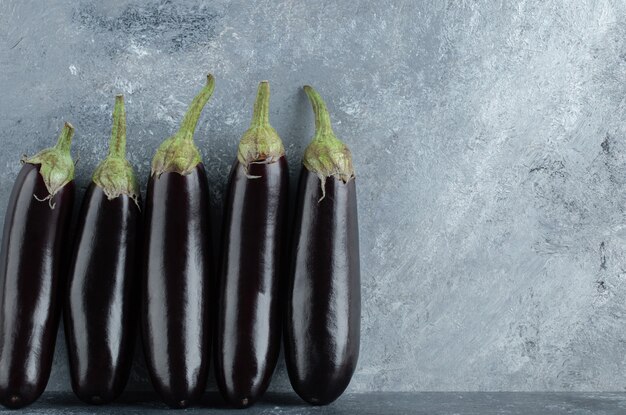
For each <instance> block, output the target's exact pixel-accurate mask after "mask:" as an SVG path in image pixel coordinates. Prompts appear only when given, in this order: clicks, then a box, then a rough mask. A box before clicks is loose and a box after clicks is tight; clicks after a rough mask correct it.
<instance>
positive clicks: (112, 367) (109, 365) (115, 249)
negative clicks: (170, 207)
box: [65, 95, 140, 404]
mask: <svg viewBox="0 0 626 415" xmlns="http://www.w3.org/2000/svg"><path fill="white" fill-rule="evenodd" d="M138 199H139V189H138V185H137V180H136V178H135V174H134V172H133V168H132V167H131V165H130V163H129V162H128V160H126V113H125V111H124V98H123V97H122V96H121V95H118V96H117V97H116V99H115V110H114V112H113V132H112V133H111V141H110V144H109V154H108V156H107V157H106V158H105V159H104V161H103V162H102V163H101V164H100V165H99V166H98V168H97V169H96V171H95V173H94V176H93V180H92V182H91V184H90V185H89V188H88V189H87V193H86V194H85V197H84V199H83V204H82V207H81V211H80V215H79V217H78V225H77V231H76V237H75V242H74V253H73V256H72V258H71V259H70V271H69V282H68V291H67V293H66V303H65V337H66V341H67V352H68V357H69V363H70V374H71V378H72V389H73V390H74V393H75V394H76V396H78V397H79V398H80V399H81V400H83V401H85V402H87V403H93V404H103V403H107V402H110V401H112V400H113V399H115V398H117V397H118V396H119V395H120V394H121V393H122V391H123V390H124V387H125V386H126V382H127V381H128V376H129V374H130V367H131V363H132V359H133V349H134V343H135V335H136V325H137V319H138V315H137V313H138V311H139V307H138V305H139V297H138V296H137V294H138V288H139V284H138V283H139V275H137V274H138V272H137V271H138V269H137V259H136V256H137V252H138V246H137V243H138V231H139V229H138V228H139V225H140V212H139V205H138V203H139V201H138Z"/></svg>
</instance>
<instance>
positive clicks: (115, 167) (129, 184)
mask: <svg viewBox="0 0 626 415" xmlns="http://www.w3.org/2000/svg"><path fill="white" fill-rule="evenodd" d="M92 180H93V182H94V183H95V184H96V185H98V186H100V187H101V188H102V191H103V192H104V194H105V195H106V196H107V198H108V199H109V200H112V199H115V198H116V197H119V196H121V195H127V196H128V197H130V198H131V199H133V200H134V201H135V204H136V205H137V207H139V184H138V183H137V177H136V176H135V172H134V171H133V167H132V166H131V165H130V163H129V162H128V160H127V159H126V110H125V108H124V96H123V95H116V96H115V108H114V109H113V128H112V129H111V138H110V140H109V154H108V155H107V156H106V158H105V159H104V160H103V161H102V162H101V163H100V164H99V165H98V167H97V168H96V171H95V172H94V173H93V177H92Z"/></svg>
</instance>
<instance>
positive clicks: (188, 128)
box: [152, 74, 215, 177]
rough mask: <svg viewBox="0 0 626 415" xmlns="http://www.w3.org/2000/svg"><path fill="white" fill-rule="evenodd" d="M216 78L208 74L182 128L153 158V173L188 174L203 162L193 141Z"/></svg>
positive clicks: (158, 174) (163, 144)
mask: <svg viewBox="0 0 626 415" xmlns="http://www.w3.org/2000/svg"><path fill="white" fill-rule="evenodd" d="M214 89H215V79H214V78H213V75H211V74H209V75H207V83H206V85H205V86H204V88H202V91H200V93H199V94H198V95H196V97H195V98H194V99H193V101H192V102H191V105H190V106H189V109H188V110H187V113H186V114H185V118H183V122H182V123H181V126H180V129H179V130H178V132H177V133H176V134H174V135H173V136H171V137H170V138H168V139H167V140H165V141H163V143H161V145H160V146H159V148H158V149H157V151H156V154H155V155H154V158H153V159H152V174H153V175H156V176H157V177H158V176H160V175H161V174H163V173H168V172H176V173H179V174H182V175H187V174H189V173H191V171H192V170H193V169H194V168H195V167H196V166H197V165H198V164H200V162H202V156H201V155H200V150H198V147H196V145H195V144H194V142H193V134H194V132H195V130H196V125H197V124H198V119H199V118H200V113H201V112H202V109H203V108H204V106H205V105H206V103H207V102H208V101H209V98H211V95H213V90H214Z"/></svg>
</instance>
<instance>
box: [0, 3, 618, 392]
mask: <svg viewBox="0 0 626 415" xmlns="http://www.w3.org/2000/svg"><path fill="white" fill-rule="evenodd" d="M0 9H1V10H2V12H1V13H0V91H2V94H3V99H2V101H1V102H0V114H1V116H0V137H1V138H0V139H1V142H2V151H1V152H0V166H1V167H2V168H1V169H0V216H2V215H3V214H4V209H5V206H6V202H7V198H8V195H9V192H10V190H11V186H12V183H13V180H14V178H15V176H16V174H17V172H18V169H19V168H20V165H19V162H18V161H19V157H20V155H21V154H22V153H27V154H33V153H34V152H35V151H37V150H38V149H40V148H42V147H44V146H48V145H50V144H51V143H52V142H53V141H54V139H55V138H56V135H57V133H58V131H59V129H60V128H61V126H62V121H63V120H69V121H71V122H72V123H73V124H74V125H75V126H76V130H77V133H76V137H75V145H74V152H75V154H76V155H77V156H79V157H80V162H79V165H78V170H77V174H78V177H77V180H78V184H79V186H80V187H81V188H84V187H85V186H86V185H87V183H88V180H89V177H90V175H91V173H92V172H93V169H94V168H95V166H96V165H97V163H98V161H99V160H101V159H102V157H104V155H105V153H106V147H107V140H108V136H109V133H110V128H111V125H110V124H111V110H112V108H113V103H114V98H113V97H114V95H115V94H117V93H123V94H124V95H125V97H126V105H127V114H128V137H129V142H128V151H129V154H130V159H131V161H132V163H133V164H134V165H135V166H136V167H137V169H138V171H139V174H140V177H141V178H142V185H143V186H145V182H146V179H147V175H148V171H149V165H150V159H151V157H152V155H153V153H154V151H155V149H156V147H157V145H158V144H159V143H160V141H161V140H162V139H164V138H166V137H167V136H168V135H170V134H171V133H173V132H174V131H175V129H176V128H177V125H178V122H179V121H180V119H181V117H182V114H183V112H184V110H185V108H186V106H187V104H188V103H189V101H190V99H191V97H192V96H193V95H194V94H195V93H196V91H198V89H199V88H200V86H201V85H202V84H203V82H204V76H205V74H206V72H209V71H210V72H212V73H214V74H215V76H216V79H217V84H216V85H217V86H216V90H215V95H214V96H213V98H212V100H211V102H210V103H209V104H208V106H207V108H206V110H205V111H204V115H203V116H202V119H201V122H200V124H199V126H198V131H197V135H196V140H197V143H198V145H199V146H200V148H201V149H202V152H203V156H204V160H205V164H206V166H207V171H208V174H209V177H210V183H211V185H212V196H213V199H214V207H213V208H214V209H213V210H214V211H213V217H214V220H215V222H216V223H219V221H220V217H219V215H220V206H221V203H222V190H223V186H224V184H225V180H226V175H227V173H228V171H229V168H230V163H231V162H232V160H233V159H234V156H235V151H236V150H235V149H236V144H237V141H238V139H239V137H240V136H241V134H242V133H243V132H244V130H245V129H246V128H247V125H248V123H249V119H250V115H251V111H252V101H253V97H254V93H255V90H256V85H257V83H258V81H260V80H263V79H268V80H269V81H270V82H271V85H272V94H273V95H272V110H271V119H272V123H273V125H274V127H275V128H276V129H277V130H278V132H279V133H280V134H281V136H282V138H283V140H284V142H285V147H286V149H287V153H288V157H289V162H290V164H291V172H292V177H291V180H292V187H293V186H295V182H296V178H297V173H298V170H299V160H300V157H301V155H302V152H303V149H304V147H305V145H306V143H307V141H308V140H309V139H310V137H311V136H312V131H313V118H312V114H311V110H310V108H309V104H308V102H307V100H306V97H305V95H304V93H303V92H302V90H301V88H300V87H301V86H302V85H303V84H305V83H310V84H312V85H314V86H315V87H316V88H317V89H318V90H319V91H320V93H321V94H322V96H324V97H325V99H326V100H327V102H328V105H329V108H330V111H331V117H332V119H333V121H334V126H335V131H336V133H337V135H338V136H339V137H340V138H342V139H344V140H345V142H346V143H347V144H348V145H349V146H350V147H351V148H352V151H353V153H354V158H355V166H356V171H357V176H358V178H357V183H358V197H359V204H360V206H359V208H360V225H361V252H362V284H363V318H362V347H361V358H360V363H359V366H358V370H357V373H356V374H355V376H354V379H353V382H352V384H351V386H350V391H353V392H355V391H361V392H364V391H374V390H381V391H420V390H439V391H450V390H522V391H534V390H591V391H601V390H617V391H621V390H624V388H625V387H626V359H625V356H626V320H625V319H624V317H625V316H626V263H625V260H626V251H625V248H624V246H625V243H624V242H626V227H625V226H624V223H625V221H624V213H625V206H626V192H624V191H623V188H624V184H625V183H626V157H625V154H626V140H625V135H626V128H625V126H624V120H625V119H626V104H625V101H624V97H625V96H626V82H625V76H624V75H625V74H626V25H625V24H624V21H626V4H624V3H623V2H619V1H606V0H599V1H591V0H583V1H577V2H570V3H564V2H560V1H554V0H546V1H518V2H512V1H490V0H480V1H460V2H459V1H423V2H413V1H408V0H406V1H390V2H385V3H380V2H376V1H369V0H365V1H357V2H307V1H304V0H292V1H280V2H277V1H269V0H267V1H261V0H254V1H248V0H246V1H243V0H235V1H226V0H216V1H212V2H202V1H199V0H184V1H163V0H161V1H146V0H114V1H107V2H100V1H95V0H86V1H81V2H64V1H60V0H51V1H48V2H46V4H45V6H42V5H41V4H40V3H39V2H34V1H17V0H0ZM61 339H62V337H61V335H60V336H59V340H60V341H59V342H58V348H57V353H56V356H55V365H54V370H53V374H52V377H51V379H50V383H49V390H56V391H61V390H68V389H69V381H68V371H67V364H66V360H65V348H64V345H63V342H62V341H61ZM141 361H142V359H141V356H140V355H139V354H138V358H137V364H136V367H135V370H134V371H133V375H132V379H131V382H130V384H129V389H133V390H144V389H149V388H150V386H149V383H148V380H147V377H146V372H145V369H144V367H143V365H142V363H141ZM271 389H272V390H274V391H288V390H289V389H290V387H289V383H288V380H287V377H286V372H285V370H284V365H283V364H282V363H281V365H280V366H279V368H278V371H277V373H276V376H275V377H274V381H273V384H272V386H271Z"/></svg>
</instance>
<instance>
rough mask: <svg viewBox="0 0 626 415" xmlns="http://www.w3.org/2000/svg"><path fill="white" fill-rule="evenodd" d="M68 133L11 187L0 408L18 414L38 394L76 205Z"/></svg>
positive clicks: (4, 253)
mask: <svg viewBox="0 0 626 415" xmlns="http://www.w3.org/2000/svg"><path fill="white" fill-rule="evenodd" d="M73 134H74V128H73V127H72V126H71V125H70V124H69V123H66V124H65V127H64V128H63V131H62V132H61V135H60V136H59V140H58V142H57V144H56V145H55V146H54V147H52V148H49V149H46V150H43V151H41V152H39V153H38V154H36V155H34V156H33V157H28V158H24V159H23V160H22V162H23V163H24V165H23V166H22V169H21V171H20V173H19V174H18V176H17V179H16V180H15V184H14V185H13V190H12V192H11V196H10V197H9V204H8V207H7V210H6V216H5V220H4V234H3V239H2V248H1V251H0V403H1V404H2V405H4V406H6V407H9V408H20V407H23V406H26V405H28V404H30V403H32V402H34V401H35V400H36V399H37V398H38V397H39V396H40V395H41V393H42V392H43V391H44V389H45V387H46V384H47V383H48V378H49V376H50V369H51V365H52V356H53V354H54V345H55V340H56V334H57V328H58V322H59V316H60V311H61V303H60V301H59V298H58V296H59V292H58V289H59V288H60V285H59V284H60V282H61V275H60V274H61V265H62V261H63V254H64V249H63V248H64V246H65V245H66V244H68V242H69V241H68V226H69V223H70V215H71V211H72V204H73V200H74V162H73V161H72V156H71V155H70V144H71V141H72V136H73Z"/></svg>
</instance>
